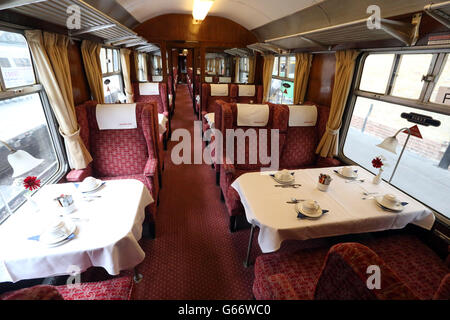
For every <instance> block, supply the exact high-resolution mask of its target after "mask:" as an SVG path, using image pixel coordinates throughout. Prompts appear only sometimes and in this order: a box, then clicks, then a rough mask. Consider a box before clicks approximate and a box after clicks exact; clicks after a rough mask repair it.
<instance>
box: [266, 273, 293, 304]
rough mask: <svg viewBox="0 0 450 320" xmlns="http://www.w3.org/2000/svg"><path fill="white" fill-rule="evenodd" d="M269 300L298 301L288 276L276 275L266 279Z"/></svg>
mask: <svg viewBox="0 0 450 320" xmlns="http://www.w3.org/2000/svg"><path fill="white" fill-rule="evenodd" d="M267 280H268V286H269V290H270V296H271V297H270V299H271V300H299V299H300V298H299V296H298V295H297V293H296V292H295V290H294V287H293V285H292V283H291V281H290V280H289V278H288V276H286V275H285V274H284V273H277V274H273V275H271V276H269V277H268V278H267Z"/></svg>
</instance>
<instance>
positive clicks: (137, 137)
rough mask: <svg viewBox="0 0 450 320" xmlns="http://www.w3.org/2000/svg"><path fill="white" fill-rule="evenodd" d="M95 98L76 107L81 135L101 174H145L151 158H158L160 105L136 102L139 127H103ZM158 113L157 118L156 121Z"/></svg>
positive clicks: (96, 173) (112, 175)
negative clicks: (98, 115) (100, 124)
mask: <svg viewBox="0 0 450 320" xmlns="http://www.w3.org/2000/svg"><path fill="white" fill-rule="evenodd" d="M96 106H97V103H96V102H95V101H88V102H86V103H84V104H82V105H79V106H77V107H76V109H75V110H76V113H77V117H78V119H79V121H78V122H79V125H80V136H81V138H82V139H83V142H85V144H86V147H87V148H88V150H89V151H90V153H91V155H92V158H93V161H92V169H93V171H94V175H95V176H97V177H115V176H123V175H133V174H142V173H143V172H144V167H145V165H146V163H147V160H148V159H149V158H152V159H157V157H158V153H157V149H156V146H157V139H156V138H155V137H156V136H155V132H156V130H155V123H156V129H157V128H158V127H157V123H158V119H157V115H156V114H155V111H156V105H155V104H154V103H153V104H148V103H137V104H136V124H137V128H136V129H114V130H100V129H99V127H98V124H97V118H96ZM155 116H156V121H155Z"/></svg>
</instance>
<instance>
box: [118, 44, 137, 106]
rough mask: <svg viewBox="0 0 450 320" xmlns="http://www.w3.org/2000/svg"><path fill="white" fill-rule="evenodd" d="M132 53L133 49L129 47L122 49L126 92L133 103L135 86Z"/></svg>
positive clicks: (129, 101)
mask: <svg viewBox="0 0 450 320" xmlns="http://www.w3.org/2000/svg"><path fill="white" fill-rule="evenodd" d="M130 53H131V50H128V49H120V62H121V64H122V76H123V84H124V86H125V94H126V96H127V102H128V103H133V102H134V98H133V87H132V86H131V78H130V72H131V66H130Z"/></svg>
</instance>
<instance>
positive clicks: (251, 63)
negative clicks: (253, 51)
mask: <svg viewBox="0 0 450 320" xmlns="http://www.w3.org/2000/svg"><path fill="white" fill-rule="evenodd" d="M255 59H256V57H255V56H253V57H249V58H248V81H247V82H248V83H255Z"/></svg>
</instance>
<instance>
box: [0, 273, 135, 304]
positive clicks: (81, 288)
mask: <svg viewBox="0 0 450 320" xmlns="http://www.w3.org/2000/svg"><path fill="white" fill-rule="evenodd" d="M132 290H133V278H132V277H131V276H125V277H119V278H113V279H110V280H105V281H100V282H87V283H81V284H79V285H71V286H69V285H63V286H50V285H38V286H34V287H31V288H25V289H20V290H17V291H13V292H7V293H5V294H3V295H2V296H1V297H0V298H1V300H130V298H131V294H132Z"/></svg>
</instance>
